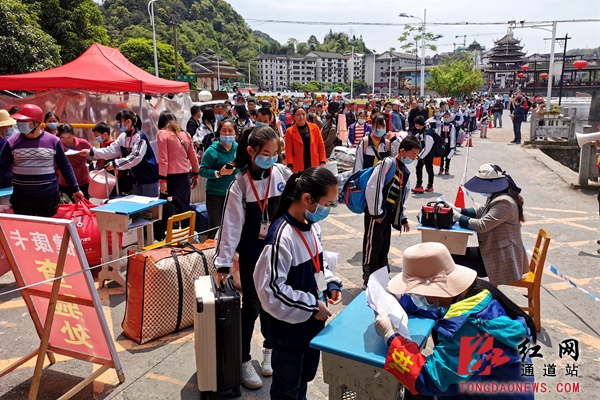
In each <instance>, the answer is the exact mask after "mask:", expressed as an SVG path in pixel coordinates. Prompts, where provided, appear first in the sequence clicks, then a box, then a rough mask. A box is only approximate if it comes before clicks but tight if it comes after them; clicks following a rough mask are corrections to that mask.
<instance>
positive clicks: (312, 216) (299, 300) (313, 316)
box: [244, 167, 342, 400]
mask: <svg viewBox="0 0 600 400" xmlns="http://www.w3.org/2000/svg"><path fill="white" fill-rule="evenodd" d="M337 192H338V191H337V179H336V178H335V176H334V175H333V174H332V173H331V172H330V171H328V170H327V169H325V168H321V167H313V168H308V169H306V170H304V171H302V172H297V173H295V174H293V175H292V176H291V177H290V179H289V180H288V182H287V184H286V187H285V190H284V192H283V193H282V196H281V197H282V199H281V202H280V204H279V207H278V208H277V212H276V214H275V215H274V217H273V218H274V221H273V224H272V225H271V228H270V229H269V234H268V236H267V239H266V242H267V244H266V246H265V248H264V250H263V251H262V254H261V255H260V258H259V259H258V263H257V265H256V271H255V273H254V284H255V287H256V289H257V291H258V296H259V298H260V303H261V305H262V308H263V312H261V319H260V321H261V329H262V332H263V334H264V336H265V338H266V339H267V340H268V341H269V342H270V343H271V344H272V345H273V356H272V360H271V361H272V365H273V381H272V383H271V392H270V395H271V396H270V398H271V399H273V400H282V399H305V398H306V391H307V384H308V382H310V381H312V380H313V379H314V377H315V374H316V372H317V368H318V366H319V358H320V352H319V351H318V350H314V349H311V348H310V341H311V340H312V339H313V338H314V337H315V336H316V335H317V334H318V333H319V332H320V331H321V330H322V329H323V328H324V327H325V322H326V321H327V319H328V318H329V317H330V316H331V312H330V311H329V310H328V308H327V303H329V304H338V303H339V302H340V301H341V299H342V293H341V290H342V282H341V280H340V279H339V278H336V277H335V276H334V275H333V273H332V272H331V271H330V270H329V268H328V266H327V265H326V264H325V263H324V262H323V246H322V243H321V228H320V227H319V224H318V221H321V220H323V219H325V218H326V217H327V215H328V214H329V210H330V208H331V207H332V206H333V204H334V203H335V201H336V200H337V194H338V193H337ZM244 295H245V292H244Z"/></svg>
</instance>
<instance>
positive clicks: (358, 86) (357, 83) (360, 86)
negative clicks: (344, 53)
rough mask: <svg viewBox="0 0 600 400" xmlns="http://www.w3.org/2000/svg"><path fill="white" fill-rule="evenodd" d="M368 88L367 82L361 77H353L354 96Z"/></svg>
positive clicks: (365, 91) (366, 90)
mask: <svg viewBox="0 0 600 400" xmlns="http://www.w3.org/2000/svg"><path fill="white" fill-rule="evenodd" d="M368 90H369V85H367V82H365V81H363V80H362V79H355V80H354V95H355V96H356V94H357V93H358V94H360V93H367V92H368Z"/></svg>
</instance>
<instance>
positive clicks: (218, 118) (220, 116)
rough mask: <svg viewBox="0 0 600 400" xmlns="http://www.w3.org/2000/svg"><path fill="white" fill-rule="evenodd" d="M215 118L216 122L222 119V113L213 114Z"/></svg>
mask: <svg viewBox="0 0 600 400" xmlns="http://www.w3.org/2000/svg"><path fill="white" fill-rule="evenodd" d="M215 118H216V119H217V122H221V121H223V115H221V114H215Z"/></svg>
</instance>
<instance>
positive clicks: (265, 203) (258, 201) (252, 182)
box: [246, 169, 273, 216]
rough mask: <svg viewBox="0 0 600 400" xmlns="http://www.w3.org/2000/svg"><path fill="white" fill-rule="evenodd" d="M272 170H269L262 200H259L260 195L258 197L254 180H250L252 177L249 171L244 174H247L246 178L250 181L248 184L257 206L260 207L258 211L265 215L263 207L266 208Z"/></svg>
mask: <svg viewBox="0 0 600 400" xmlns="http://www.w3.org/2000/svg"><path fill="white" fill-rule="evenodd" d="M272 172H273V169H270V170H269V182H267V190H266V192H265V199H264V200H263V202H262V203H261V202H260V197H258V192H257V191H256V187H254V181H253V180H252V177H251V176H250V172H248V173H247V174H246V175H247V176H248V180H249V181H250V186H252V190H253V191H254V195H255V196H256V202H257V203H258V207H259V208H260V212H261V214H260V215H261V216H262V215H265V209H266V208H267V202H268V201H269V188H270V187H271V173H272Z"/></svg>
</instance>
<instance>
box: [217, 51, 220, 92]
mask: <svg viewBox="0 0 600 400" xmlns="http://www.w3.org/2000/svg"><path fill="white" fill-rule="evenodd" d="M217 90H221V65H220V64H219V55H218V54H217Z"/></svg>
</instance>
